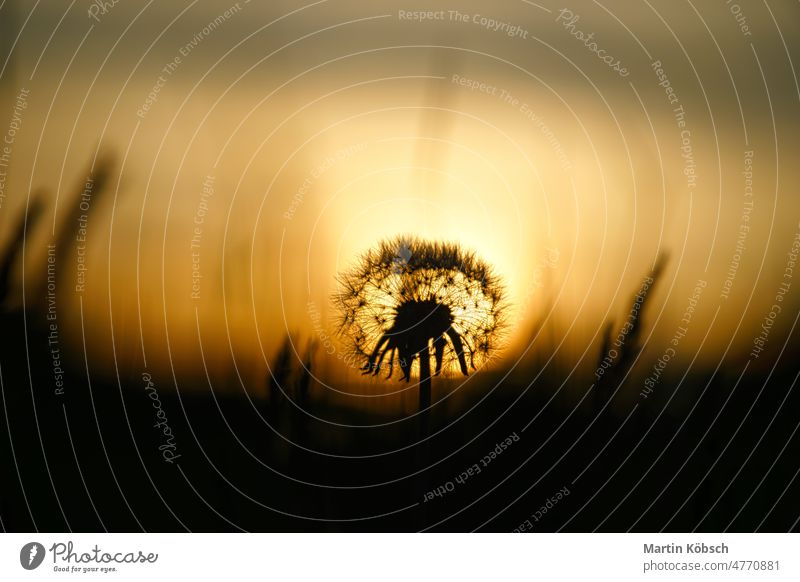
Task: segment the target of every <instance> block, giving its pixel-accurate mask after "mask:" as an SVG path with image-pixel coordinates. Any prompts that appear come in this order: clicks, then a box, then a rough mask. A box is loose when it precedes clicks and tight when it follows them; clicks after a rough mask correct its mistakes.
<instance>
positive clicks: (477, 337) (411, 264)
mask: <svg viewBox="0 0 800 582" xmlns="http://www.w3.org/2000/svg"><path fill="white" fill-rule="evenodd" d="M333 299H334V303H335V306H336V309H337V311H338V313H339V331H340V334H341V335H342V336H343V337H344V338H345V339H346V341H348V343H349V344H350V347H351V349H352V351H353V352H354V353H355V354H356V355H357V356H358V357H359V358H361V359H362V360H363V362H364V370H365V372H367V373H373V374H378V373H379V372H380V371H381V370H383V369H388V375H391V374H392V371H393V370H394V367H395V365H397V367H399V368H400V369H401V371H402V374H403V376H404V377H405V379H406V380H408V378H409V375H410V372H411V364H412V363H413V362H414V361H415V359H416V361H417V364H418V363H419V358H420V357H421V356H420V354H426V355H427V354H430V356H428V357H432V358H433V359H434V362H435V365H436V366H435V367H436V373H437V374H438V373H440V372H442V373H451V372H458V371H460V372H461V373H462V374H465V375H466V374H467V373H468V368H471V369H473V370H476V369H478V368H480V367H481V366H482V365H484V364H485V363H486V362H487V361H488V360H489V359H490V358H493V357H494V356H495V353H496V352H497V351H498V350H499V348H500V344H501V340H502V330H503V329H504V325H503V324H504V311H505V299H504V293H503V287H502V284H501V281H500V279H499V277H497V276H496V275H495V274H494V273H493V271H492V269H491V268H490V267H489V265H487V264H486V263H485V262H483V261H482V260H481V259H479V258H477V257H476V256H475V254H474V253H472V252H469V251H466V250H464V249H462V248H461V247H460V246H459V245H457V244H453V243H440V242H431V241H426V240H421V239H417V238H413V237H398V238H395V239H390V240H385V241H382V242H381V243H379V244H378V245H377V246H376V247H374V248H372V249H370V250H369V251H367V252H366V253H364V254H363V255H362V256H361V257H360V259H359V260H358V261H357V263H356V265H355V266H354V267H353V268H352V269H350V270H349V271H346V272H344V273H343V274H341V275H340V276H339V291H338V293H337V294H336V295H334V298H333Z"/></svg>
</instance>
